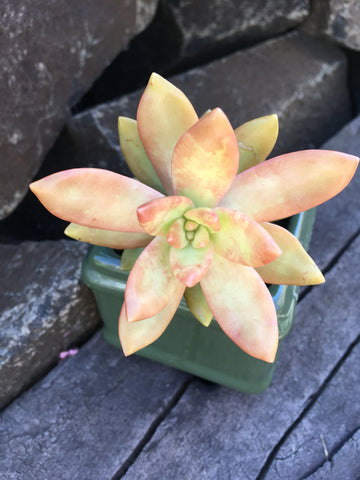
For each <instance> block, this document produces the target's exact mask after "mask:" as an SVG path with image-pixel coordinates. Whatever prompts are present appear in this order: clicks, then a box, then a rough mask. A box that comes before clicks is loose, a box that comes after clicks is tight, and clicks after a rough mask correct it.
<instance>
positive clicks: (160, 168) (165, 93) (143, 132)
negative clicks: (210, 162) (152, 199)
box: [137, 73, 198, 195]
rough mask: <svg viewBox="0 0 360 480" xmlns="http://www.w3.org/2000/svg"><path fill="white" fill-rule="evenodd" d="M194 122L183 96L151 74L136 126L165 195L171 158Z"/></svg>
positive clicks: (170, 181)
mask: <svg viewBox="0 0 360 480" xmlns="http://www.w3.org/2000/svg"><path fill="white" fill-rule="evenodd" d="M197 120H198V116H197V114H196V112H195V110H194V108H193V106H192V105H191V103H190V101H189V99H188V98H187V97H186V96H185V95H184V94H183V92H182V91H181V90H179V89H178V88H177V87H175V86H174V85H172V84H171V83H170V82H168V81H167V80H165V79H164V78H162V77H161V76H160V75H158V74H156V73H153V74H152V75H151V77H150V80H149V83H148V85H147V87H146V89H145V91H144V93H143V95H142V97H141V100H140V103H139V108H138V111H137V125H138V130H139V134H140V138H141V141H142V144H143V146H144V148H145V151H146V153H147V155H148V157H149V159H150V161H151V163H152V165H153V167H154V169H155V171H156V173H157V176H158V177H159V179H160V181H161V183H162V184H163V185H164V187H165V191H166V192H167V193H168V195H171V194H172V193H173V186H172V180H171V157H172V155H173V152H174V148H175V145H176V144H177V142H178V140H179V138H180V137H181V136H182V135H183V134H184V133H185V132H186V131H187V130H188V129H189V128H190V127H191V126H192V125H193V124H194V123H195V122H197Z"/></svg>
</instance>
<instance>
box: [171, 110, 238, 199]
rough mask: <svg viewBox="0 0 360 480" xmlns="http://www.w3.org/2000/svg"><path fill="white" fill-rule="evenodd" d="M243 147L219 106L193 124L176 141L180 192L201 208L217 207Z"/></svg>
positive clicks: (174, 160) (175, 168) (175, 180)
mask: <svg viewBox="0 0 360 480" xmlns="http://www.w3.org/2000/svg"><path fill="white" fill-rule="evenodd" d="M238 164H239V149H238V145H237V141H236V137H235V133H234V130H233V129H232V127H231V125H230V122H229V120H228V119H227V117H226V115H225V114H224V112H223V111H222V110H220V108H215V109H214V110H212V111H211V112H210V113H208V114H206V115H205V116H204V117H202V118H201V119H200V120H199V121H198V122H197V123H196V124H195V125H194V126H193V127H191V128H190V129H189V130H188V131H187V132H186V133H185V134H184V135H183V136H182V137H181V138H180V140H179V141H178V143H177V144H176V147H175V150H174V155H173V158H172V177H173V183H174V191H175V193H176V195H185V196H186V197H189V198H191V199H192V200H193V201H194V203H195V205H196V206H198V207H204V206H206V207H214V206H215V205H217V204H218V202H219V201H220V199H221V198H222V197H223V196H224V195H225V193H226V192H227V190H228V189H229V187H230V185H231V184H232V182H233V180H234V178H235V175H236V173H237V170H238Z"/></svg>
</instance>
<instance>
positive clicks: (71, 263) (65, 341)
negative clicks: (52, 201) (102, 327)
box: [0, 240, 100, 409]
mask: <svg viewBox="0 0 360 480" xmlns="http://www.w3.org/2000/svg"><path fill="white" fill-rule="evenodd" d="M86 250H87V246H86V245H84V244H80V243H78V242H72V241H69V240H62V241H56V242H24V243H21V244H18V245H4V244H2V245H1V244H0V263H1V269H2V275H1V277H0V330H1V334H0V409H1V408H2V407H4V406H5V405H6V404H8V403H9V402H10V401H11V400H12V399H13V398H14V397H15V396H16V395H18V394H19V393H21V391H23V390H24V389H25V388H27V387H29V386H30V385H31V384H32V383H34V382H35V381H36V380H38V379H39V377H40V376H41V375H44V374H45V373H46V372H47V371H48V370H49V369H50V368H51V367H53V366H54V365H55V364H56V363H57V362H58V361H59V353H60V352H61V351H64V350H67V349H68V348H69V347H70V346H76V345H77V344H78V343H79V342H82V341H84V340H85V339H87V338H88V336H89V335H90V333H92V332H93V331H94V330H95V328H96V327H97V326H98V325H99V323H100V319H99V315H98V313H97V310H96V306H95V301H94V299H93V296H92V294H91V292H90V290H88V288H87V287H86V286H85V285H84V284H83V283H82V281H81V280H80V272H81V264H82V260H83V258H84V255H85V252H86Z"/></svg>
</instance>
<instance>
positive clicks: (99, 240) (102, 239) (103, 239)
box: [64, 223, 154, 250]
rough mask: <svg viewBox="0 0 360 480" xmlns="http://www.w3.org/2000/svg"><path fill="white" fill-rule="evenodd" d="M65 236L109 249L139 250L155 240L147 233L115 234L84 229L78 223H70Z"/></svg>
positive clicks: (98, 229)
mask: <svg viewBox="0 0 360 480" xmlns="http://www.w3.org/2000/svg"><path fill="white" fill-rule="evenodd" d="M64 233H65V235H67V236H68V237H70V238H74V239H75V240H79V241H80V242H87V243H91V245H101V246H103V247H109V248H117V249H120V250H122V249H124V248H138V247H145V246H146V245H148V244H149V243H150V242H151V240H152V239H153V238H154V237H152V236H151V235H148V234H147V233H129V232H114V231H112V230H102V229H100V228H90V227H84V226H83V225H78V224H76V223H70V225H68V226H67V227H66V229H65V232H64Z"/></svg>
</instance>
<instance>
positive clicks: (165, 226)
mask: <svg viewBox="0 0 360 480" xmlns="http://www.w3.org/2000/svg"><path fill="white" fill-rule="evenodd" d="M193 206H194V204H193V202H192V201H191V200H190V199H189V198H186V197H180V196H179V197H175V196H173V197H163V198H158V199H155V200H151V201H150V202H147V203H144V204H143V205H140V207H138V209H137V216H138V219H139V223H140V225H141V226H142V228H143V229H144V230H145V231H146V232H147V233H149V234H150V235H166V234H167V233H168V231H169V228H170V226H171V225H172V223H173V222H175V220H177V219H178V218H180V217H182V216H183V215H184V213H185V212H186V211H188V210H190V209H191V208H192V207H193Z"/></svg>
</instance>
